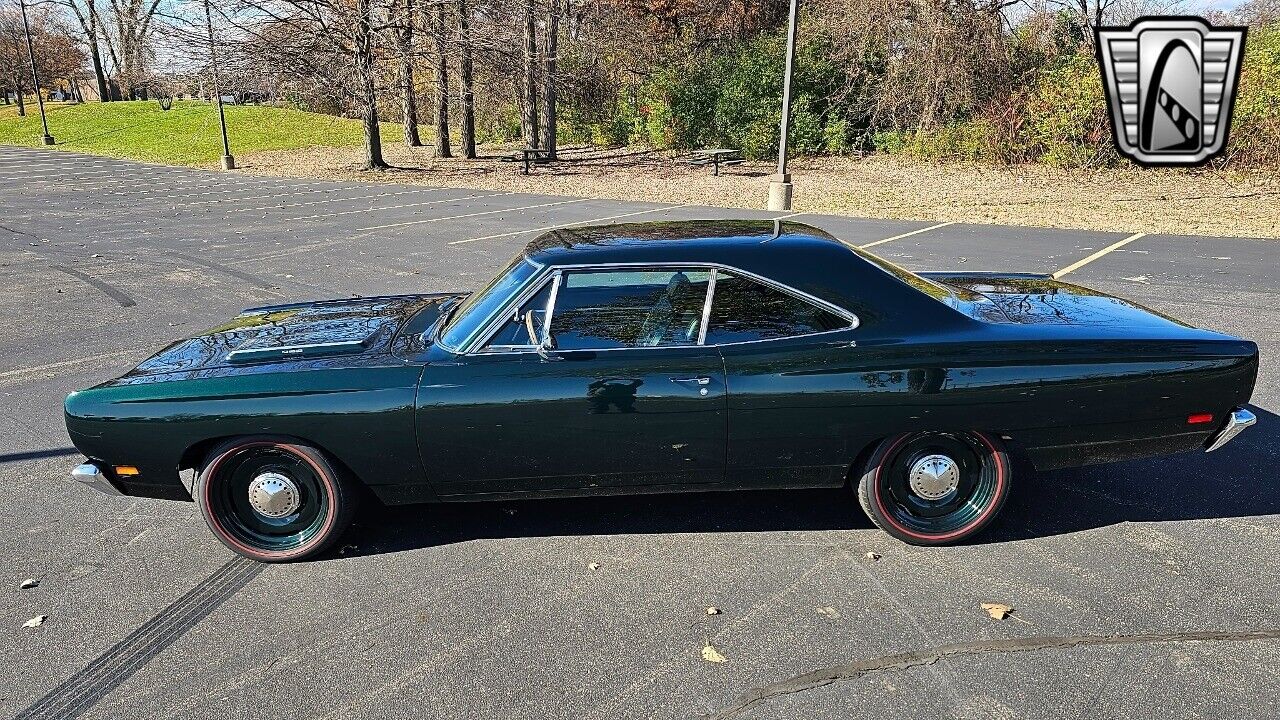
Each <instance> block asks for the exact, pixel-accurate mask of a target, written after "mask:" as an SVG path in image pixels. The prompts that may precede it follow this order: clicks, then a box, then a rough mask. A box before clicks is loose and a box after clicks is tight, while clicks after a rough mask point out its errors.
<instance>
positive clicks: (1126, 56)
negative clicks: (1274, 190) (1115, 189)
mask: <svg viewBox="0 0 1280 720" xmlns="http://www.w3.org/2000/svg"><path fill="white" fill-rule="evenodd" d="M1245 31H1246V28H1243V27H1220V28H1215V27H1213V26H1212V25H1210V24H1209V23H1207V22H1205V21H1204V20H1203V19H1201V18H1197V17H1144V18H1140V19H1138V20H1136V21H1134V23H1133V24H1132V25H1130V26H1129V27H1127V28H1120V27H1100V28H1098V29H1097V30H1096V40H1097V42H1096V43H1095V46H1096V47H1097V51H1098V64H1099V65H1100V66H1101V68H1102V82H1103V87H1104V89H1105V90H1106V93H1107V105H1108V108H1109V109H1110V111H1111V128H1112V130H1113V131H1114V136H1115V141H1116V148H1117V149H1119V150H1120V153H1121V154H1122V155H1124V156H1126V157H1128V158H1130V159H1131V160H1133V161H1134V162H1137V163H1138V164H1140V165H1199V164H1201V163H1203V162H1206V161H1207V160H1209V159H1210V158H1212V157H1214V156H1215V155H1217V154H1218V153H1220V152H1222V150H1223V148H1225V147H1226V145H1227V132H1228V131H1229V130H1230V128H1231V109H1232V104H1233V103H1234V102H1235V95H1236V84H1237V81H1238V80H1239V78H1240V57H1241V54H1242V53H1243V50H1244V38H1245Z"/></svg>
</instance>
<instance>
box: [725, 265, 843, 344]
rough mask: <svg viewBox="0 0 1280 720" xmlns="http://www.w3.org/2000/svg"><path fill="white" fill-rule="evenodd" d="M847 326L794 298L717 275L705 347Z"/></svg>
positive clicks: (744, 280) (741, 279) (731, 276)
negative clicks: (706, 345)
mask: <svg viewBox="0 0 1280 720" xmlns="http://www.w3.org/2000/svg"><path fill="white" fill-rule="evenodd" d="M846 327H849V321H848V320H845V319H844V318H842V317H840V316H839V315H836V314H835V313H833V312H829V311H827V310H823V309H822V308H820V307H818V306H817V305H814V304H813V303H810V302H808V301H805V300H801V299H800V298H798V297H795V296H794V295H790V294H788V293H785V292H782V291H781V290H777V289H774V288H771V287H769V286H767V285H763V284H761V283H759V282H756V281H755V280H752V279H750V278H744V277H740V276H737V275H734V274H733V273H730V272H725V271H720V272H718V273H716V290H715V295H714V297H713V298H712V300H711V317H710V321H709V322H708V323H707V344H708V345H711V344H714V343H732V342H745V341H749V340H769V339H771V338H780V337H792V336H795V335H808V334H810V333H817V332H825V331H828V330H839V329H841V328H846Z"/></svg>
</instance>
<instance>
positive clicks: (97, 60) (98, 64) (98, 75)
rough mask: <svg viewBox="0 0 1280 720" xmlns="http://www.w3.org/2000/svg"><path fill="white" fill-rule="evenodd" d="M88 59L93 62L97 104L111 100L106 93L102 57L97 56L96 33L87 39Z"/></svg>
mask: <svg viewBox="0 0 1280 720" xmlns="http://www.w3.org/2000/svg"><path fill="white" fill-rule="evenodd" d="M89 57H90V58H91V59H92V60H93V78H94V80H96V81H97V82H98V102H107V101H108V100H110V99H111V97H110V95H109V94H108V92H107V74H106V73H105V72H103V70H102V56H101V55H100V54H98V33H97V32H94V33H92V34H91V35H90V37H89Z"/></svg>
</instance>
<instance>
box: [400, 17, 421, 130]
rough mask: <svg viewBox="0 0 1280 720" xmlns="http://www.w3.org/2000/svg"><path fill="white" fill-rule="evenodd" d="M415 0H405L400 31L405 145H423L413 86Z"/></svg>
mask: <svg viewBox="0 0 1280 720" xmlns="http://www.w3.org/2000/svg"><path fill="white" fill-rule="evenodd" d="M413 20H414V12H413V0H404V23H405V25H404V28H403V29H402V30H401V31H400V91H401V98H400V102H401V105H402V107H403V108H404V144H405V145H408V146H409V147H418V146H420V145H422V138H421V137H419V136H418V91H417V89H416V88H415V87H414V84H413Z"/></svg>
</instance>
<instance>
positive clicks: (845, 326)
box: [705, 270, 875, 487]
mask: <svg viewBox="0 0 1280 720" xmlns="http://www.w3.org/2000/svg"><path fill="white" fill-rule="evenodd" d="M857 322H858V321H857V318H856V317H855V316H853V315H852V314H851V313H849V312H847V311H845V310H842V309H841V308H838V307H835V306H833V305H830V304H829V303H825V302H823V301H821V300H819V299H817V298H813V297H811V296H808V295H806V294H804V293H801V292H800V291H797V290H793V289H791V288H787V287H785V286H782V285H779V284H776V283H772V282H770V281H768V280H766V279H764V278H759V277H754V276H750V275H748V274H746V273H743V272H741V271H733V270H725V271H718V272H717V275H716V279H715V295H714V297H713V299H712V305H711V309H710V313H709V317H708V323H707V332H706V335H705V341H706V343H707V344H708V345H718V346H719V347H720V352H721V355H722V356H723V358H724V362H725V377H726V380H727V382H728V383H729V390H730V393H729V430H728V459H727V466H728V473H727V476H728V477H729V478H730V479H731V481H732V483H733V484H734V485H737V486H742V487H823V486H830V485H839V484H841V483H843V482H844V475H845V472H846V470H847V468H848V465H849V463H850V462H852V460H853V454H856V450H851V447H852V446H853V445H854V444H856V443H857V442H858V439H859V438H860V437H861V435H862V434H863V432H864V425H863V423H864V422H869V423H872V424H874V421H875V417H874V412H872V411H870V409H869V408H866V407H864V406H865V404H866V400H867V394H866V392H865V390H866V388H865V383H864V381H863V379H862V374H863V373H862V370H861V369H860V368H859V367H858V363H857V361H858V357H857V355H856V351H855V350H854V349H853V348H852V345H853V338H854V331H855V330H854V329H855V328H856V327H857ZM851 453H852V454H851Z"/></svg>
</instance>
